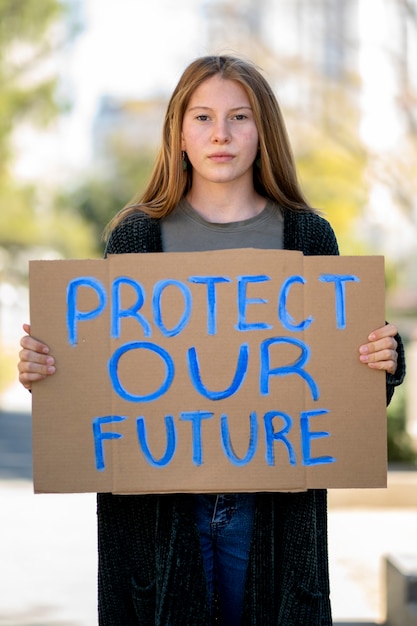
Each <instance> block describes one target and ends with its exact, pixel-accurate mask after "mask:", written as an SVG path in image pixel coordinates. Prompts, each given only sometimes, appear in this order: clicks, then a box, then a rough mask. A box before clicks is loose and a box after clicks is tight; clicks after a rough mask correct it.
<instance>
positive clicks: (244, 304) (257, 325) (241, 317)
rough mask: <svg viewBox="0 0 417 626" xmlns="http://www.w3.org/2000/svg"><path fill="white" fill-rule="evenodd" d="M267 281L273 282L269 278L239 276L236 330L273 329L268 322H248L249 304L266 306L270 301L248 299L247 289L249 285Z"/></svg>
mask: <svg viewBox="0 0 417 626" xmlns="http://www.w3.org/2000/svg"><path fill="white" fill-rule="evenodd" d="M267 280H271V279H270V277H269V276H263V275H259V276H238V277H237V281H238V292H237V298H238V300H237V303H238V322H237V324H236V326H235V328H236V330H240V331H248V330H261V329H262V330H263V329H267V328H272V326H271V325H270V324H267V323H266V322H252V323H250V322H248V321H247V320H246V313H247V308H248V305H249V304H266V303H267V302H268V301H267V300H264V299H263V298H248V297H247V293H246V289H247V286H248V284H249V283H261V282H265V281H267Z"/></svg>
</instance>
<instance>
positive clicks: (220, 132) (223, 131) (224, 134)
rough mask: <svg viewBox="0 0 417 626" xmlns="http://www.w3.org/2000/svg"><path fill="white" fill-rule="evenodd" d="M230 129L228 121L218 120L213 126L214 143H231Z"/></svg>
mask: <svg viewBox="0 0 417 626" xmlns="http://www.w3.org/2000/svg"><path fill="white" fill-rule="evenodd" d="M230 139H231V137H230V129H229V125H228V123H227V120H223V119H218V120H216V122H215V124H214V126H213V134H212V141H213V143H229V142H230Z"/></svg>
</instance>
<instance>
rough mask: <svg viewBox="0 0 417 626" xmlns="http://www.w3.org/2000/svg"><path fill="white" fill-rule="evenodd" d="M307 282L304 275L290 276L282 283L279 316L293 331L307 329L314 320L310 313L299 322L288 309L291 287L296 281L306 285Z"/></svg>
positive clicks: (287, 327) (285, 325)
mask: <svg viewBox="0 0 417 626" xmlns="http://www.w3.org/2000/svg"><path fill="white" fill-rule="evenodd" d="M305 282H306V281H305V279H304V278H303V277H302V276H290V277H289V278H287V280H286V281H284V283H283V284H282V287H281V292H280V294H279V298H278V316H279V319H280V322H281V324H282V325H283V326H284V328H286V329H287V330H292V331H302V330H306V329H307V328H308V327H309V326H310V325H311V323H312V322H313V317H312V316H311V315H310V316H309V317H307V318H306V319H305V320H303V321H302V322H300V323H299V324H297V322H296V321H295V319H294V318H293V317H292V315H291V314H290V313H289V312H288V310H287V299H288V294H289V291H290V288H291V287H292V286H293V285H294V283H301V284H302V285H304V284H305Z"/></svg>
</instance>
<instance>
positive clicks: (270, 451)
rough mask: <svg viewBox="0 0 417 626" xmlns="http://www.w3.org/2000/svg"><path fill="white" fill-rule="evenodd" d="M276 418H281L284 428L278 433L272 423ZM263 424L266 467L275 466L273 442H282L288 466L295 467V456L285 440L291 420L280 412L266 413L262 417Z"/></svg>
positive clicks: (291, 447) (289, 444)
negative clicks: (286, 452) (286, 453)
mask: <svg viewBox="0 0 417 626" xmlns="http://www.w3.org/2000/svg"><path fill="white" fill-rule="evenodd" d="M276 417H280V418H282V420H283V421H284V426H283V427H282V428H281V430H279V431H278V432H277V431H275V430H274V425H273V421H274V419H275V418H276ZM264 424H265V443H266V454H265V458H266V462H267V463H268V465H271V466H274V465H275V453H274V442H275V441H282V443H283V444H284V445H285V447H286V448H287V451H288V458H289V462H290V465H295V464H296V462H297V460H296V455H295V452H294V448H293V446H292V444H291V442H290V441H288V439H287V435H288V433H289V431H290V430H291V427H292V419H291V417H290V416H289V415H287V413H283V412H281V411H268V413H265V415H264Z"/></svg>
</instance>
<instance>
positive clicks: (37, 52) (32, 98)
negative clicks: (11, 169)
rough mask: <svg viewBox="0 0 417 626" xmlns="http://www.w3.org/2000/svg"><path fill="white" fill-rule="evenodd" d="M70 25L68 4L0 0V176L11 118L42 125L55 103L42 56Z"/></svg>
mask: <svg viewBox="0 0 417 626" xmlns="http://www.w3.org/2000/svg"><path fill="white" fill-rule="evenodd" d="M58 25H59V26H61V28H60V29H59V28H58ZM70 25H71V26H70ZM64 26H65V28H64ZM67 26H68V28H67ZM73 27H75V21H74V20H73V18H72V14H71V13H70V9H69V5H66V4H64V2H60V1H59V0H42V1H41V2H39V0H0V49H1V50H2V55H1V57H0V91H1V94H2V97H1V99H0V163H1V164H2V165H1V168H2V169H1V170H0V176H1V175H4V171H5V165H6V164H7V163H8V161H9V160H10V158H11V145H10V138H11V133H12V131H13V129H14V128H15V126H16V124H18V123H20V122H21V121H22V120H24V119H26V120H27V119H30V121H31V123H36V124H42V125H44V124H46V123H47V122H49V121H50V120H51V119H52V118H53V117H55V116H56V114H57V112H58V111H59V110H60V108H61V106H60V105H62V103H59V101H58V99H57V78H56V76H53V75H50V73H48V71H47V70H46V62H47V61H48V60H49V58H50V55H51V53H52V52H53V51H54V50H55V49H56V48H57V46H62V45H63V44H64V43H65V42H66V41H67V39H68V37H70V36H71V35H72V32H73Z"/></svg>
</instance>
